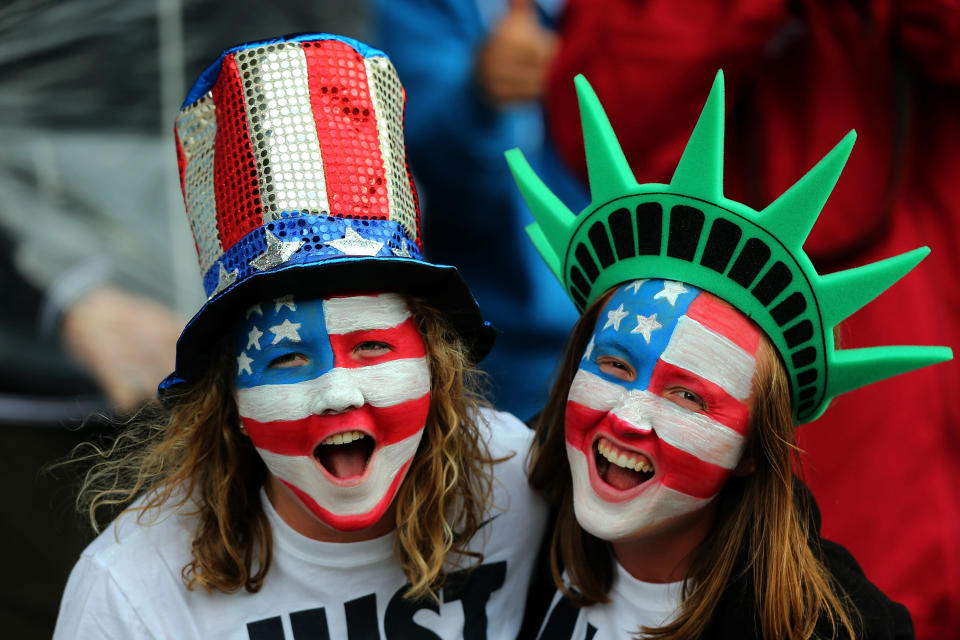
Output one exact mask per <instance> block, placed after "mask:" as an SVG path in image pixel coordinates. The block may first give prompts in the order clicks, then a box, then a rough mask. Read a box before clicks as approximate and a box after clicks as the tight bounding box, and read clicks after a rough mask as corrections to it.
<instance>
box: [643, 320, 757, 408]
mask: <svg viewBox="0 0 960 640" xmlns="http://www.w3.org/2000/svg"><path fill="white" fill-rule="evenodd" d="M660 359H661V360H663V361H664V362H669V363H670V364H672V365H675V366H677V367H680V368H681V369H686V370H687V371H689V372H691V373H695V374H696V375H698V376H700V377H701V378H705V379H707V380H709V381H710V382H712V383H714V384H716V385H717V386H719V387H723V388H724V389H726V391H727V393H729V394H730V395H732V396H733V397H735V398H737V399H739V400H744V399H746V398H749V397H750V393H751V392H752V391H753V374H754V372H755V371H756V369H757V361H756V360H755V359H754V357H753V355H751V354H749V353H747V352H746V351H744V350H743V349H741V348H740V347H739V346H737V345H736V344H734V343H733V341H731V340H730V339H729V338H727V337H725V336H723V335H721V334H719V333H716V332H714V331H711V330H710V329H708V328H707V327H705V326H703V325H702V324H700V323H699V322H697V321H696V320H693V319H691V318H689V317H687V316H682V317H681V318H680V319H679V320H678V321H677V328H676V329H674V331H673V335H672V336H671V337H670V343H669V344H668V345H667V348H666V349H664V351H663V354H662V355H661V356H660Z"/></svg>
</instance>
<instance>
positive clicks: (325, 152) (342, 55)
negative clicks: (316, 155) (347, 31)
mask: <svg viewBox="0 0 960 640" xmlns="http://www.w3.org/2000/svg"><path fill="white" fill-rule="evenodd" d="M303 52H304V55H305V56H306V60H307V74H308V78H309V85H310V105H311V107H312V108H313V116H314V121H315V122H316V125H317V138H318V139H319V141H320V152H321V155H322V157H323V171H324V178H325V180H326V185H327V201H328V202H329V204H330V210H331V211H332V212H334V213H336V214H339V215H345V216H347V217H358V218H378V219H381V220H386V219H387V216H388V215H389V213H390V204H389V201H388V198H387V182H386V174H385V172H384V168H383V159H382V158H381V157H380V138H379V135H378V134H377V121H376V117H377V116H376V114H375V113H374V110H373V102H372V101H371V99H370V89H369V85H368V79H367V70H366V67H365V65H364V62H363V56H361V55H360V54H359V53H357V52H356V51H354V50H353V49H352V48H351V47H350V46H349V45H347V44H346V43H343V42H339V41H336V40H326V41H323V42H318V43H313V44H311V45H310V46H306V45H305V46H304V47H303Z"/></svg>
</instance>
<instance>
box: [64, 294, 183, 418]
mask: <svg viewBox="0 0 960 640" xmlns="http://www.w3.org/2000/svg"><path fill="white" fill-rule="evenodd" d="M183 325H184V322H183V320H182V319H181V318H180V317H179V316H177V315H176V314H175V313H174V312H173V311H171V310H170V309H168V308H166V307H165V306H163V305H161V304H159V303H157V302H154V301H153V300H150V299H149V298H144V297H141V296H137V295H133V294H130V293H127V292H126V291H123V290H122V289H118V288H116V287H112V286H102V287H99V288H97V289H94V290H93V291H92V292H91V293H89V294H87V295H85V296H83V297H82V298H80V299H79V300H77V302H75V303H74V304H73V305H72V306H71V307H70V308H69V309H68V310H67V311H66V312H65V313H64V314H63V319H62V325H61V331H62V334H63V340H64V343H65V344H66V345H67V348H68V349H69V351H70V352H71V354H72V355H73V356H74V357H75V358H77V359H78V360H79V361H80V362H81V363H82V364H83V365H85V366H86V367H87V369H89V371H90V372H91V373H92V374H93V377H94V379H95V380H96V381H97V383H98V384H99V385H100V387H101V388H102V389H103V392H104V393H105V394H106V396H107V399H108V400H109V401H110V404H111V405H112V406H113V408H114V409H116V410H117V411H121V412H123V411H132V410H134V409H136V408H137V407H139V406H140V405H142V404H144V403H146V402H149V401H151V400H152V399H153V398H154V397H155V395H156V390H157V385H158V384H159V383H160V381H161V380H162V379H163V378H164V377H165V376H167V375H168V374H169V373H170V372H171V371H173V368H174V359H175V353H176V343H177V338H178V337H179V336H180V332H181V331H182V330H183Z"/></svg>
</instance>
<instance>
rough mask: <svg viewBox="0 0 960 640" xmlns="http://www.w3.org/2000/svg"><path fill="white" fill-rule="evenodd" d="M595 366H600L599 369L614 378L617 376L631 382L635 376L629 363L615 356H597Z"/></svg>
mask: <svg viewBox="0 0 960 640" xmlns="http://www.w3.org/2000/svg"><path fill="white" fill-rule="evenodd" d="M597 366H598V367H600V371H602V372H603V373H605V374H607V375H608V376H613V377H614V378H619V379H620V380H625V381H627V382H632V381H633V380H634V379H635V378H636V377H637V374H636V372H635V371H634V370H633V367H631V366H630V364H629V363H627V362H626V361H624V360H622V359H621V358H617V357H615V356H600V357H598V358H597Z"/></svg>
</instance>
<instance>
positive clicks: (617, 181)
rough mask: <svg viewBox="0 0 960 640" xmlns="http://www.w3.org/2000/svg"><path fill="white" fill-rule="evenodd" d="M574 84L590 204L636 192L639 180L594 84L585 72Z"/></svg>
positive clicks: (599, 203) (578, 76)
mask: <svg viewBox="0 0 960 640" xmlns="http://www.w3.org/2000/svg"><path fill="white" fill-rule="evenodd" d="M573 83H574V85H575V86H576V88H577V101H578V103H579V105H580V125H581V127H583V148H584V151H585V152H586V156H587V176H588V179H589V181H590V198H591V201H592V202H591V206H596V205H601V204H604V203H605V202H609V201H610V200H613V199H614V198H619V197H621V196H623V195H624V194H625V193H629V192H630V191H635V190H636V188H637V180H636V178H634V176H633V171H632V170H631V169H630V164H629V163H628V162H627V158H626V156H624V155H623V149H621V148H620V143H619V142H618V141H617V136H616V134H615V133H614V132H613V127H611V126H610V121H609V120H608V119H607V114H606V113H605V112H604V110H603V106H602V105H601V104H600V100H599V99H598V98H597V94H596V93H595V92H594V91H593V87H591V86H590V83H589V82H587V79H586V78H585V77H583V75H582V74H580V75H577V77H576V78H574V79H573Z"/></svg>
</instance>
